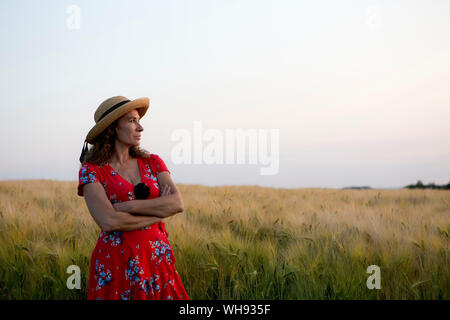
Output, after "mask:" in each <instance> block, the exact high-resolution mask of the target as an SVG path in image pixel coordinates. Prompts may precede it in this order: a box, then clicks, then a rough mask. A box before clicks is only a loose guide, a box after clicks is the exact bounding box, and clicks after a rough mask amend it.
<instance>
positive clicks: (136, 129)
mask: <svg viewBox="0 0 450 320" xmlns="http://www.w3.org/2000/svg"><path fill="white" fill-rule="evenodd" d="M115 130H116V134H117V137H116V139H117V140H119V141H120V142H122V143H123V144H125V145H129V146H139V144H140V143H141V132H142V131H144V128H143V127H142V126H141V125H140V123H139V113H138V111H137V110H136V109H135V110H132V111H130V112H128V113H127V114H125V115H124V116H123V117H121V118H120V119H119V121H118V123H117V127H116V129H115Z"/></svg>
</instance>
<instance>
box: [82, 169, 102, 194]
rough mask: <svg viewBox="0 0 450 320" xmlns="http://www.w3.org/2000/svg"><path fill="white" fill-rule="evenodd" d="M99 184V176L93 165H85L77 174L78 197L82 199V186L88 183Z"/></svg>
mask: <svg viewBox="0 0 450 320" xmlns="http://www.w3.org/2000/svg"><path fill="white" fill-rule="evenodd" d="M94 182H100V178H99V174H98V171H97V168H96V166H95V165H93V164H90V163H85V164H83V166H82V167H81V168H80V171H79V172H78V193H77V194H78V195H79V196H80V197H83V186H84V185H85V184H88V183H94Z"/></svg>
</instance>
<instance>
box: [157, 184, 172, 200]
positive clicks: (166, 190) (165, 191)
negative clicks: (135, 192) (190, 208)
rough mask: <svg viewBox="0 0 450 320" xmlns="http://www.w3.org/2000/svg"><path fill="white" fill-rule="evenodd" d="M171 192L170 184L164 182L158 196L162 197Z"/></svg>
mask: <svg viewBox="0 0 450 320" xmlns="http://www.w3.org/2000/svg"><path fill="white" fill-rule="evenodd" d="M170 194H171V190H170V185H168V184H165V185H163V186H162V188H161V191H160V194H159V196H160V197H164V196H168V195H170Z"/></svg>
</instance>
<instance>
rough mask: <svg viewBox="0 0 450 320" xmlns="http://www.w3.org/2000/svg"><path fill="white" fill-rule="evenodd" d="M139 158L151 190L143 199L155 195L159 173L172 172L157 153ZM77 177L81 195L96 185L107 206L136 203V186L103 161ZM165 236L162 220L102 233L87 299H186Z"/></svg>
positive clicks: (143, 177)
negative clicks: (99, 184) (139, 227)
mask: <svg viewBox="0 0 450 320" xmlns="http://www.w3.org/2000/svg"><path fill="white" fill-rule="evenodd" d="M137 160H138V164H139V171H140V175H141V182H143V183H145V184H146V185H147V186H148V187H150V195H149V196H148V198H147V199H152V198H157V197H159V193H160V191H159V185H158V179H157V178H156V177H157V174H158V173H159V172H162V171H168V172H169V173H170V171H169V170H168V169H167V167H166V165H165V163H164V162H163V160H162V159H161V158H160V157H159V156H158V155H156V154H151V155H150V157H149V158H148V159H143V158H138V159H137ZM78 176H79V184H78V195H79V196H83V188H82V186H83V185H84V184H86V183H94V182H99V183H101V184H102V185H103V187H104V189H105V193H106V196H107V197H108V199H109V200H110V201H111V203H116V202H123V201H128V200H134V199H135V196H134V192H133V188H134V185H132V184H131V183H130V182H128V181H127V180H125V179H124V178H122V177H121V176H120V175H119V174H118V173H117V172H116V171H115V170H114V169H113V168H112V167H111V166H110V165H109V164H107V163H106V164H104V165H95V164H91V163H85V164H84V165H83V166H82V167H81V169H80V171H79V174H78ZM168 238H169V235H168V233H167V231H166V229H165V227H164V223H163V222H159V223H156V224H153V225H151V226H148V227H145V228H141V229H139V230H134V231H127V232H122V231H112V232H105V231H101V232H100V235H99V236H98V240H97V244H96V246H95V248H94V251H93V252H92V256H91V265H90V273H89V288H88V299H89V300H94V299H97V300H99V299H105V300H113V299H123V300H128V299H136V300H138V299H139V300H144V299H169V300H171V299H176V300H181V299H183V300H188V299H189V297H188V295H187V293H186V290H185V289H184V287H183V284H182V282H181V279H180V276H179V275H178V272H177V270H176V269H175V265H174V264H175V257H174V255H173V251H172V248H171V246H170V244H169V239H168Z"/></svg>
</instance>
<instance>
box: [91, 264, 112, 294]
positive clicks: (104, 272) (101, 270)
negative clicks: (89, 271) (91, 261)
mask: <svg viewBox="0 0 450 320" xmlns="http://www.w3.org/2000/svg"><path fill="white" fill-rule="evenodd" d="M95 279H96V280H97V286H96V287H95V289H96V290H99V289H101V288H102V287H103V286H106V285H107V284H108V282H110V281H111V280H112V279H111V271H110V270H109V269H105V266H104V265H103V264H100V263H99V262H98V259H97V260H95Z"/></svg>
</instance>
